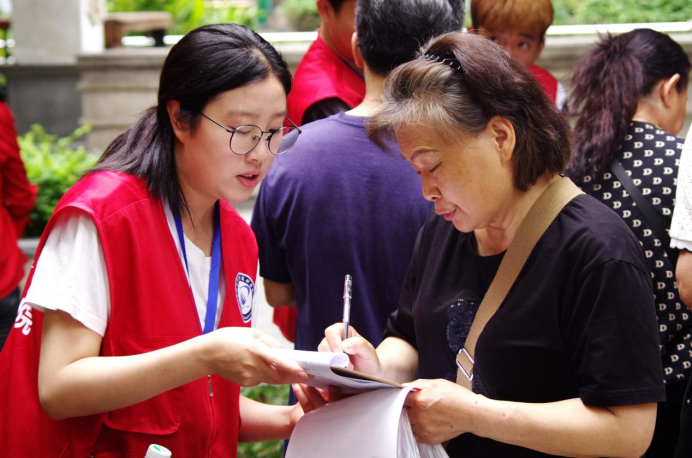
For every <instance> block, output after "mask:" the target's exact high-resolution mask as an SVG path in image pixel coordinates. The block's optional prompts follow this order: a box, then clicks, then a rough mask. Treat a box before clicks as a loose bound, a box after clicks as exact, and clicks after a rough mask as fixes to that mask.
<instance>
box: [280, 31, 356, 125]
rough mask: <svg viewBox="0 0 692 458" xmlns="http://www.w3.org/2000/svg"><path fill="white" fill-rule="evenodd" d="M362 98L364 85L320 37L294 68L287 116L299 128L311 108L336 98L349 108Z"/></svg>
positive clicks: (287, 104)
mask: <svg viewBox="0 0 692 458" xmlns="http://www.w3.org/2000/svg"><path fill="white" fill-rule="evenodd" d="M363 97H365V81H364V80H363V77H362V76H360V75H359V74H358V73H357V72H356V71H355V70H354V69H352V68H351V67H349V65H348V64H347V63H346V62H344V61H343V60H342V59H341V58H340V57H339V56H338V55H337V54H336V53H335V52H334V51H332V50H331V49H330V48H329V46H327V44H326V43H325V42H324V41H322V38H320V36H319V35H318V36H317V40H315V42H314V43H313V44H312V45H311V46H310V49H308V52H307V53H305V55H304V56H303V59H302V60H301V61H300V63H299V64H298V68H296V73H295V75H294V76H293V87H292V88H291V92H290V94H288V99H287V101H286V106H287V116H288V117H289V118H290V119H291V120H292V121H293V122H295V123H297V124H298V125H299V126H300V125H302V123H303V115H304V114H305V110H307V109H308V108H309V107H310V105H312V104H314V103H316V102H319V101H320V100H325V99H331V98H337V99H341V100H343V101H344V102H345V103H346V104H347V105H348V106H350V107H351V108H353V107H355V106H356V105H358V104H360V102H362V101H363Z"/></svg>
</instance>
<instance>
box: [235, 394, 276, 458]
mask: <svg viewBox="0 0 692 458" xmlns="http://www.w3.org/2000/svg"><path fill="white" fill-rule="evenodd" d="M240 392H241V394H242V395H243V396H247V397H248V398H250V399H254V400H255V401H258V402H262V403H264V404H273V405H286V404H287V403H288V385H281V386H277V385H267V384H264V383H263V384H261V385H258V386H253V387H249V388H241V391H240ZM283 451H284V442H283V441H268V442H256V443H252V444H239V445H238V458H281V456H282V455H283Z"/></svg>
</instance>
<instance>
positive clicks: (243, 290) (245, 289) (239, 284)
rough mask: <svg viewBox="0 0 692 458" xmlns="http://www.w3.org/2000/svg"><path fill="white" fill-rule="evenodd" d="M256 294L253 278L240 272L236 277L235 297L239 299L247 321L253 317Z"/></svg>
mask: <svg viewBox="0 0 692 458" xmlns="http://www.w3.org/2000/svg"><path fill="white" fill-rule="evenodd" d="M254 295H255V284H254V282H253V281H252V278H250V277H248V276H247V275H245V274H242V273H238V276H236V277H235V297H236V299H237V300H238V308H239V309H240V314H241V315H242V316H243V321H244V322H245V323H247V322H248V321H250V320H251V319H252V300H253V296H254Z"/></svg>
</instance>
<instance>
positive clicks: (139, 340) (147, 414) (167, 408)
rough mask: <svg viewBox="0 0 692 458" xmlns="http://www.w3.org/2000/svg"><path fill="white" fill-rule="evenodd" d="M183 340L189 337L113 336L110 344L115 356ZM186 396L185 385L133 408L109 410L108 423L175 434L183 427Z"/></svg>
mask: <svg viewBox="0 0 692 458" xmlns="http://www.w3.org/2000/svg"><path fill="white" fill-rule="evenodd" d="M181 340H185V339H184V338H182V339H181V338H177V337H176V338H170V337H155V338H154V337H144V338H143V337H140V336H129V335H119V336H115V335H112V336H111V339H110V343H111V349H112V354H113V355H114V356H126V355H135V354H141V353H147V352H150V351H153V350H157V349H160V348H165V347H168V346H171V345H174V344H177V343H179V342H180V341H181ZM104 353H105V348H104ZM151 377H157V374H155V373H153V374H151ZM184 395H185V385H182V386H179V387H177V388H174V389H172V390H170V391H166V392H164V393H161V394H159V395H157V396H154V397H153V398H150V399H147V400H145V401H142V402H139V403H137V404H134V405H131V406H129V407H125V408H123V409H118V410H113V411H111V412H108V413H106V416H105V421H104V423H105V424H106V426H108V427H110V428H113V429H116V430H120V431H127V432H134V433H143V434H155V435H163V434H172V433H174V432H176V431H177V430H178V428H179V427H180V423H181V420H182V415H183V400H184Z"/></svg>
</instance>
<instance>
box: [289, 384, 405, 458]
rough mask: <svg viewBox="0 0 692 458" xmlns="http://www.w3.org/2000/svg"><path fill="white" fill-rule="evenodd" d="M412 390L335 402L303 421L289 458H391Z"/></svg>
mask: <svg viewBox="0 0 692 458" xmlns="http://www.w3.org/2000/svg"><path fill="white" fill-rule="evenodd" d="M409 391H410V389H409V388H401V389H389V388H381V389H378V390H374V391H370V392H367V393H362V394H359V395H357V396H352V397H350V398H346V399H342V400H340V401H337V402H332V403H330V404H327V405H325V406H324V407H321V408H319V409H317V410H314V411H312V412H309V413H307V414H306V415H305V416H304V417H303V418H301V419H300V421H299V422H298V424H297V425H296V427H295V429H294V430H293V434H292V435H291V440H290V442H289V445H288V450H287V452H286V458H310V457H321V458H326V457H328V458H354V457H358V458H392V457H396V456H397V439H398V433H399V419H400V417H401V409H402V408H403V406H404V400H405V399H406V395H407V394H408V392H409Z"/></svg>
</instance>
